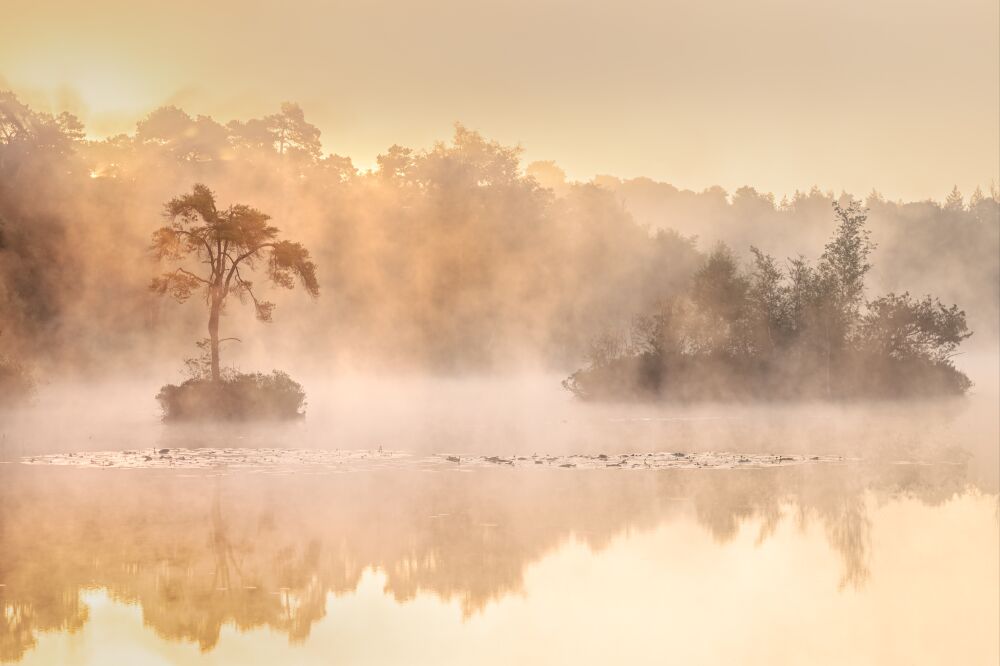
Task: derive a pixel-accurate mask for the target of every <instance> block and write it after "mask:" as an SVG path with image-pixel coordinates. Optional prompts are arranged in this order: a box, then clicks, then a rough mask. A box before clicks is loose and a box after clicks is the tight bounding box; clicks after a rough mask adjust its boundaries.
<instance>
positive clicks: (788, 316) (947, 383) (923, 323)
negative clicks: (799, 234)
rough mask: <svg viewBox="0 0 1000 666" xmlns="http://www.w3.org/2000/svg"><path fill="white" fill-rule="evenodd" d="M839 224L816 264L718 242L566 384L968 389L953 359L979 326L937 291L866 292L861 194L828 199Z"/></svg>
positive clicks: (595, 387)
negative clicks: (739, 253)
mask: <svg viewBox="0 0 1000 666" xmlns="http://www.w3.org/2000/svg"><path fill="white" fill-rule="evenodd" d="M833 209H834V213H835V216H836V221H837V228H836V230H835V231H834V233H833V236H832V238H831V239H830V241H829V242H828V243H827V244H826V246H825V248H824V251H823V253H822V255H821V256H820V258H819V260H818V262H816V263H815V264H814V263H811V262H809V261H807V260H806V259H805V258H803V257H798V258H795V259H790V260H789V261H788V263H787V266H785V267H782V266H780V265H779V263H778V262H777V261H776V260H775V258H774V257H772V256H770V255H768V254H765V253H764V252H762V251H761V250H759V249H758V248H756V247H751V248H750V250H751V254H752V260H751V262H749V265H741V263H740V261H739V260H738V259H737V258H736V256H735V255H734V254H733V252H732V251H731V250H730V249H729V248H728V247H727V246H725V245H721V244H720V245H719V246H717V247H716V248H715V249H714V250H713V251H712V252H711V253H710V254H709V255H708V256H707V257H706V259H705V260H704V262H703V264H702V265H701V267H700V268H699V269H698V270H697V271H696V272H695V274H694V276H693V277H692V279H691V281H690V284H689V286H688V288H687V290H686V291H685V292H684V293H683V294H682V295H680V296H677V297H675V298H672V299H670V300H667V301H665V302H663V303H661V305H660V307H659V310H658V311H657V312H655V313H652V314H648V315H642V316H638V317H636V318H635V320H634V321H633V322H632V323H631V326H630V327H629V328H628V330H627V332H625V333H623V334H618V335H613V334H606V335H603V336H601V337H600V338H598V339H597V340H596V341H594V343H593V344H592V345H591V348H590V351H589V354H588V358H587V366H586V367H585V368H583V369H581V370H578V371H577V372H575V373H573V374H572V375H571V376H570V377H568V378H567V379H566V380H564V381H563V386H564V387H565V388H566V389H567V390H569V391H571V392H572V393H573V394H574V395H576V396H577V397H579V398H581V399H584V400H670V401H687V400H770V399H783V400H798V399H805V400H808V399H838V400H845V399H855V398H859V399H860V398H876V399H894V398H906V397H924V396H942V395H962V394H964V393H966V392H967V391H968V389H969V388H970V387H971V386H972V382H971V381H970V380H969V378H968V377H967V376H966V375H965V374H964V373H962V372H961V371H960V370H958V369H957V368H956V367H955V365H954V363H953V361H952V359H953V357H954V355H955V354H956V351H957V349H958V346H959V345H960V344H961V343H962V341H963V340H965V339H966V338H968V337H969V336H970V335H972V333H971V331H969V329H968V326H967V324H966V318H965V312H964V311H962V310H960V309H959V308H958V306H955V305H951V306H946V305H944V304H942V303H941V302H940V301H939V300H937V299H936V298H932V297H931V296H926V297H924V298H914V297H912V296H910V294H909V293H902V294H896V293H889V294H886V295H884V296H879V297H877V298H874V299H872V300H867V299H866V297H865V276H866V275H867V274H868V272H869V271H870V270H871V268H872V265H871V263H870V261H869V258H870V255H871V252H872V250H874V249H875V245H874V243H873V242H872V241H871V239H870V236H869V232H868V230H867V229H866V227H865V221H866V219H867V211H866V210H865V209H864V208H863V207H862V206H861V204H860V203H858V202H857V201H853V200H850V201H848V202H846V203H843V204H841V203H840V202H836V201H835V202H833Z"/></svg>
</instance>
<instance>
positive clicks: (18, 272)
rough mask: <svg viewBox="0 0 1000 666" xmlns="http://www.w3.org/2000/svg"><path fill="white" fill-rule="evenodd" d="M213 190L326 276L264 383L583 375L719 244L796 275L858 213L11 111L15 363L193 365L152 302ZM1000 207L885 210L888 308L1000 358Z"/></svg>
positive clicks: (491, 153) (278, 295)
mask: <svg viewBox="0 0 1000 666" xmlns="http://www.w3.org/2000/svg"><path fill="white" fill-rule="evenodd" d="M193 183H204V184H205V185H206V186H207V187H208V188H210V189H211V190H212V191H213V192H214V193H216V195H217V196H218V197H219V198H220V200H224V201H235V202H241V203H243V204H246V205H247V206H250V207H252V208H254V209H257V210H261V211H267V212H268V213H269V214H270V215H271V216H272V218H273V220H274V224H275V225H276V226H278V227H280V228H281V230H282V231H283V232H284V233H287V234H288V235H289V236H290V237H292V238H295V239H296V241H299V242H301V243H302V245H303V246H305V247H308V248H309V250H310V252H311V260H313V261H315V263H316V264H317V265H318V266H320V267H321V269H322V270H321V271H320V272H319V274H318V278H317V279H318V282H317V284H316V286H317V287H318V288H319V289H320V290H322V291H323V293H324V298H323V299H322V300H320V301H318V302H316V303H312V302H310V301H309V299H298V298H294V297H292V298H289V297H288V296H287V295H286V294H284V293H282V291H283V290H281V289H277V290H274V289H269V288H267V287H266V286H265V285H260V288H261V293H260V294H258V295H257V296H258V297H259V299H260V301H261V302H265V303H268V304H272V303H273V304H277V305H278V307H280V308H281V309H282V310H283V312H284V315H283V317H282V318H281V321H280V322H277V323H275V324H273V325H271V326H269V327H258V328H254V329H252V330H253V331H254V332H255V333H254V335H253V336H252V338H253V339H254V341H252V342H249V343H245V344H243V345H240V351H239V353H240V354H241V355H242V356H241V362H247V360H248V359H251V360H252V359H258V360H259V359H260V358H261V357H262V356H265V355H266V356H267V357H281V358H295V359H297V360H298V361H300V362H301V363H302V364H306V365H308V366H309V367H312V368H328V369H330V368H334V367H338V365H350V366H356V367H365V368H371V367H375V368H393V369H420V370H431V371H434V372H459V371H467V370H476V371H482V370H487V371H489V370H507V369H512V368H519V367H532V368H538V367H543V368H555V369H561V370H562V369H569V368H572V367H574V366H578V364H579V363H580V361H581V360H582V359H583V358H584V357H585V356H586V354H587V351H588V349H589V348H590V345H591V344H592V342H593V341H594V340H595V339H597V338H598V337H599V336H600V335H601V334H602V333H605V332H606V331H608V330H609V329H613V328H615V327H620V328H624V327H627V326H628V325H629V323H630V322H631V321H632V320H633V318H634V317H635V316H637V315H642V314H648V313H651V312H654V311H655V310H656V309H657V308H658V307H659V306H660V305H661V304H662V303H664V302H667V301H670V300H671V299H674V298H677V297H678V296H679V295H681V294H684V293H687V291H688V290H689V289H690V288H691V284H692V280H693V279H694V277H695V275H696V273H697V272H698V270H699V268H700V267H702V266H703V265H704V264H705V262H706V261H707V260H708V259H709V258H710V257H711V248H712V247H713V245H714V243H715V241H717V240H723V239H724V240H726V241H727V242H728V243H729V244H730V246H731V247H735V248H738V249H740V251H742V248H744V247H745V246H746V245H749V244H750V243H758V244H760V245H761V249H762V250H763V251H765V252H768V253H769V254H772V255H774V256H777V257H786V256H788V257H795V256H797V255H798V254H799V253H803V252H806V251H808V250H809V248H812V247H816V242H817V239H821V238H823V237H825V236H826V235H827V233H828V231H829V228H830V227H829V224H830V219H831V214H830V206H831V203H835V202H836V203H845V202H846V201H847V197H846V195H845V196H835V195H834V194H833V193H824V192H821V191H820V190H818V189H815V188H814V189H813V190H811V191H809V192H802V193H796V195H795V196H794V197H792V198H791V199H788V200H785V201H781V202H775V200H774V198H773V197H771V196H770V195H765V194H761V193H758V192H756V191H755V190H753V189H752V188H742V189H740V190H738V191H736V192H735V193H732V194H731V195H730V194H727V193H725V192H724V191H722V190H720V189H719V188H710V189H708V190H705V191H704V192H690V191H681V190H677V189H676V188H673V187H671V186H669V185H666V184H662V183H654V182H653V181H649V180H647V179H632V180H620V179H616V178H610V177H600V178H596V179H594V180H593V181H592V182H586V183H571V182H567V181H566V179H565V177H564V176H562V175H561V171H560V170H559V168H558V166H556V165H554V164H551V163H535V164H532V165H527V166H525V165H523V164H522V163H521V161H520V149H519V148H517V147H509V146H504V145H500V144H498V143H496V142H494V141H490V140H488V139H486V138H484V137H483V136H482V135H480V134H479V133H477V132H475V131H472V130H469V129H466V128H464V127H462V126H461V125H459V126H456V129H455V133H454V135H453V137H451V139H450V140H449V141H447V142H440V143H437V144H435V145H434V146H432V147H430V148H427V149H424V150H414V149H411V148H407V147H402V146H398V145H394V146H391V147H390V148H388V149H387V150H386V151H385V152H384V153H383V154H381V155H379V156H378V160H377V167H376V168H373V169H372V170H369V171H365V172H360V171H359V170H358V169H356V168H355V167H354V165H353V164H352V162H351V160H350V159H349V158H347V157H343V156H339V155H336V154H331V153H325V152H324V149H323V145H322V144H321V143H320V132H319V130H318V129H317V128H316V127H315V126H313V125H311V124H310V123H309V122H308V120H307V119H306V116H305V114H304V112H303V110H302V109H301V108H300V107H299V106H297V105H295V104H284V105H282V106H281V108H280V110H279V111H278V112H277V113H274V114H271V115H268V116H264V117H262V118H251V119H248V120H234V121H231V122H228V123H225V124H223V123H220V122H217V121H216V120H214V119H212V118H209V117H206V116H197V117H192V116H189V115H188V114H187V113H185V112H184V111H182V110H180V109H178V108H175V107H164V108H161V109H157V110H154V111H153V112H151V113H150V114H149V115H148V116H146V117H145V118H143V119H142V120H141V121H139V122H138V124H137V125H136V130H135V132H134V133H133V134H130V135H119V136H115V137H110V138H107V139H104V140H90V139H87V138H86V137H85V133H84V128H83V127H82V125H81V124H80V123H79V121H78V120H77V119H76V118H74V117H73V116H72V115H70V114H67V113H63V114H59V115H57V116H52V115H49V114H46V113H42V112H38V111H34V110H32V109H30V108H28V107H26V106H25V105H23V104H22V103H20V102H19V101H18V100H17V98H16V97H15V96H14V95H13V94H12V93H9V92H8V93H0V313H2V321H3V330H2V331H0V356H2V357H4V358H7V359H10V360H12V361H17V362H18V363H20V364H21V365H22V366H29V367H32V368H34V369H35V370H36V374H38V375H39V376H42V377H45V376H57V375H58V374H59V373H60V372H67V371H70V372H86V373H92V374H94V373H96V374H114V373H116V372H119V373H120V372H123V371H125V370H129V369H134V368H135V367H136V364H137V363H140V364H146V365H149V364H151V363H155V364H167V363H175V364H176V362H177V359H180V358H185V357H188V356H190V355H191V350H192V343H193V342H194V341H196V340H200V339H201V337H202V333H201V331H203V330H204V323H203V322H201V321H199V316H198V315H199V313H198V312H197V311H196V310H197V309H196V308H182V307H179V306H177V305H174V304H171V303H169V302H167V301H165V300H160V299H157V298H156V295H155V294H152V293H150V292H149V291H148V290H147V288H146V287H147V285H148V284H149V282H150V280H151V279H152V278H153V277H155V276H156V275H158V274H159V273H160V269H159V267H158V266H157V265H156V262H155V260H154V258H153V257H150V256H148V253H147V252H146V249H147V247H148V243H149V237H150V234H151V233H152V232H153V231H154V230H155V229H156V228H158V227H160V226H162V224H163V218H162V205H163V202H165V201H168V200H170V199H171V198H173V197H175V196H176V195H177V193H178V192H185V191H190V188H191V186H192V184H193ZM997 196H998V195H997V193H996V191H995V189H994V190H993V191H991V192H990V193H989V194H984V193H983V192H982V191H979V190H977V191H976V192H975V193H974V194H973V195H972V197H971V198H969V199H968V201H966V200H965V199H964V198H963V197H962V196H961V194H959V193H957V192H955V193H953V196H952V197H949V199H948V201H946V202H945V203H944V204H943V205H940V204H937V203H935V202H917V203H909V204H903V203H894V202H890V201H886V200H885V199H884V198H882V197H881V196H880V195H878V194H877V193H872V194H871V195H870V196H869V197H868V199H867V200H866V202H865V205H866V206H867V207H868V208H869V210H870V220H869V224H870V229H871V232H872V238H873V240H874V241H875V242H876V244H877V246H878V249H877V250H876V251H875V254H874V255H873V263H874V264H875V265H876V267H877V269H876V270H875V271H874V272H873V273H872V275H871V276H870V278H871V280H870V281H871V283H872V284H873V286H874V288H876V289H879V290H891V291H894V292H896V293H902V292H903V291H904V290H910V291H911V292H912V293H915V294H923V293H934V294H936V295H938V296H940V297H941V298H942V300H944V301H946V302H949V303H951V302H955V303H958V304H959V306H960V307H961V308H962V309H964V310H965V311H967V312H968V313H969V325H970V327H971V328H972V329H974V330H976V331H977V333H978V334H979V335H978V336H977V337H980V336H982V337H983V338H984V339H990V336H993V335H995V333H996V315H997V301H998V292H997V290H998V286H997V285H998V281H1000V280H998V276H1000V268H998V259H997V253H996V251H995V250H996V248H997V245H998V238H1000V237H998V231H1000V221H998V220H1000V212H998V211H1000V203H998V201H997ZM737 258H739V259H744V258H747V257H745V256H743V255H737ZM255 288H256V285H255ZM257 312H258V313H259V309H258V310H257ZM252 315H253V313H252V312H249V311H239V310H238V309H232V310H231V311H230V312H228V313H227V315H226V316H227V318H228V319H229V322H230V323H229V324H227V325H228V326H230V327H231V330H239V331H241V330H246V329H248V328H249V327H251V326H253V323H252V320H251V317H252ZM289 331H293V332H294V335H290V334H288V333H289ZM258 332H259V335H258ZM973 342H975V341H974V340H973ZM265 349H266V350H267V352H266V354H265V352H264V351H263V350H265ZM7 367H12V364H11V363H10V362H8V366H7ZM9 374H11V373H9Z"/></svg>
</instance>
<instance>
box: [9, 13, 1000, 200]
mask: <svg viewBox="0 0 1000 666" xmlns="http://www.w3.org/2000/svg"><path fill="white" fill-rule="evenodd" d="M4 4H5V8H4V10H3V20H2V21H0V88H3V87H9V88H12V89H13V90H14V91H15V92H17V93H18V94H19V95H20V96H21V97H22V99H24V100H25V101H27V102H29V103H31V104H32V105H34V106H37V107H39V108H48V109H49V110H55V111H58V110H62V109H64V108H65V109H69V110H72V111H74V112H76V113H78V114H79V115H80V116H81V117H82V118H84V120H85V121H86V122H87V124H88V128H89V131H90V132H91V134H93V135H103V134H108V133H115V132H119V131H127V130H130V129H131V128H132V127H133V126H134V123H135V121H136V120H137V118H138V117H140V116H141V115H143V114H144V113H146V112H148V111H149V110H150V109H151V108H153V107H155V106H158V105H161V104H167V103H173V104H177V105H179V106H182V107H183V108H185V109H186V110H187V111H188V112H190V113H192V114H199V113H201V114H208V115H211V116H213V117H215V118H216V119H219V120H223V121H224V120H228V119H230V118H233V117H247V116H253V115H261V114H264V113H269V112H272V111H273V110H275V109H276V108H277V106H278V104H279V103H280V102H282V101H285V100H290V101H297V102H299V103H301V104H302V106H303V107H304V108H305V110H306V114H307V118H309V119H310V120H311V121H312V122H314V123H315V124H317V125H319V126H320V128H321V129H322V130H323V142H324V148H325V150H327V151H329V152H337V153H340V154H345V155H349V156H351V157H352V158H353V159H354V161H355V163H356V164H358V165H360V166H367V165H370V164H373V163H374V161H375V156H376V155H377V154H378V153H379V152H381V151H383V150H384V149H385V148H386V147H387V146H388V145H390V144H392V143H400V144H403V145H409V146H413V147H425V146H428V145H430V144H431V143H432V142H433V141H434V140H436V139H442V138H445V137H447V136H449V135H450V133H451V125H452V124H453V123H454V122H456V121H460V122H462V123H464V124H465V125H467V126H469V127H471V128H475V129H478V130H480V131H482V132H483V133H484V134H486V135H488V136H490V137H492V138H496V139H498V140H500V141H502V142H504V143H511V144H517V143H520V144H521V145H523V146H524V147H525V149H526V153H525V158H526V159H527V160H535V159H553V160H556V161H557V162H558V163H559V164H560V165H562V166H563V167H564V168H565V169H566V171H567V172H568V173H569V174H570V176H571V177H574V178H580V179H584V178H590V177H592V176H593V175H596V174H601V173H605V174H614V175H619V176H623V177H628V176H639V175H645V176H650V177H652V178H655V179H658V180H665V181H668V182H671V183H673V184H675V185H678V186H681V187H689V188H694V189H702V188H704V187H707V186H710V185H713V184H719V185H722V186H723V187H725V188H727V189H729V190H733V189H735V188H736V187H739V186H741V185H744V184H750V185H753V186H756V187H757V188H758V189H762V190H766V191H773V192H775V193H776V194H778V195H779V196H780V195H781V194H783V193H787V192H791V191H794V190H795V189H796V188H802V189H805V188H808V187H810V186H811V185H813V184H817V185H819V186H820V187H821V188H823V189H834V190H840V189H847V190H849V191H852V192H855V193H858V194H862V193H867V192H868V191H870V190H871V189H872V187H877V188H878V189H879V190H881V191H882V192H883V193H884V194H886V195H887V196H889V197H890V198H897V197H901V198H904V199H919V198H926V197H934V198H938V199H940V198H943V197H944V195H945V194H946V193H947V191H948V190H950V189H951V186H952V185H953V184H957V185H958V186H959V188H960V189H962V190H963V191H964V192H965V193H966V195H968V194H969V193H970V192H971V190H972V189H973V188H974V187H975V186H976V185H977V184H982V185H984V186H988V185H989V183H990V181H991V179H997V178H998V175H1000V174H998V172H1000V166H998V163H1000V129H998V125H1000V13H998V3H997V2H996V0H951V1H949V2H942V1H938V2H927V1H926V0H837V1H836V2H834V1H833V0H809V1H807V2H803V1H802V0H759V1H757V2H746V1H745V0H730V1H727V2H720V1H715V2H712V1H706V2H691V1H690V0H615V1H607V0H606V1H602V2H587V1H581V0H576V1H570V0H504V1H502V2H500V1H497V2H485V1H477V0H419V1H418V0H396V1H395V2H389V1H385V0H349V1H341V0H328V1H325V2H321V1H319V0H299V1H294V0H284V1H279V0H257V1H255V0H211V1H205V0H198V1H195V0H172V1H170V2H164V1H160V0H145V1H143V2H136V1H135V0H128V1H124V0H88V1H87V2H79V1H77V0H63V1H62V2H56V1H53V0H31V1H28V0H7V2H5V3H4Z"/></svg>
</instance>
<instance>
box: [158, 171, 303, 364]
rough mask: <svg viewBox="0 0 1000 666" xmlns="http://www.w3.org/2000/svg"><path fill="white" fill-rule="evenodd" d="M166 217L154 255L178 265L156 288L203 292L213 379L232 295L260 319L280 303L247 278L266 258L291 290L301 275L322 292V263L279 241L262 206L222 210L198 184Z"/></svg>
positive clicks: (270, 274) (273, 274)
mask: <svg viewBox="0 0 1000 666" xmlns="http://www.w3.org/2000/svg"><path fill="white" fill-rule="evenodd" d="M164 215H165V216H166V217H167V219H169V221H170V223H169V224H167V225H166V226H164V227H161V228H159V229H157V230H156V231H155V232H154V233H153V245H152V250H153V254H154V255H155V256H156V258H157V260H161V261H162V260H164V259H166V260H169V261H171V262H173V263H175V264H178V265H177V267H176V268H175V269H174V270H173V271H170V272H167V273H163V274H162V275H160V276H159V277H156V278H153V281H152V284H150V289H152V290H153V291H154V292H156V293H158V294H161V295H162V294H169V295H170V296H172V297H173V298H174V299H175V300H177V302H179V303H183V302H184V301H186V300H187V299H189V298H190V297H191V295H192V294H194V293H195V292H196V291H199V290H200V291H202V292H203V293H204V296H205V303H206V305H207V306H208V336H209V348H210V353H211V360H212V381H213V382H218V381H219V379H220V371H219V316H220V315H221V314H222V313H223V311H224V310H225V307H226V302H227V300H228V298H229V296H230V295H234V296H236V297H237V298H239V299H240V302H246V300H247V299H249V300H250V301H252V302H253V305H254V308H255V309H256V312H257V318H258V319H260V320H261V321H271V313H272V311H273V310H274V303H271V302H268V301H262V300H260V299H259V298H257V295H256V294H255V293H254V289H253V282H251V281H250V280H248V279H247V278H248V277H249V276H250V274H251V273H253V272H254V270H256V269H257V267H258V266H259V265H260V264H261V263H262V262H266V268H267V278H268V279H269V280H270V281H271V282H272V283H274V284H276V285H277V286H279V287H284V288H286V289H291V288H292V287H293V286H294V285H295V278H296V277H298V279H299V282H300V283H301V284H302V287H303V288H304V289H305V290H306V291H307V292H309V294H310V295H311V296H314V297H315V296H318V295H319V283H318V282H317V281H316V265H315V264H314V263H313V262H312V261H311V260H310V259H309V251H308V250H306V249H305V248H304V247H303V246H302V245H301V244H300V243H293V242H291V241H287V240H278V234H279V230H278V229H277V228H276V227H272V226H270V225H269V224H268V221H269V220H270V219H271V218H270V216H269V215H267V214H265V213H262V212H261V211H259V210H257V209H256V208H251V207H250V206H245V205H243V204H234V205H232V206H229V207H228V208H226V209H224V210H219V209H218V208H217V207H216V204H215V195H214V194H213V193H212V191H211V190H210V189H208V188H207V187H206V186H204V185H201V184H197V185H195V186H194V189H193V191H192V192H191V193H190V194H185V195H183V196H180V197H177V198H175V199H171V200H170V201H169V202H167V205H166V210H165V212H164Z"/></svg>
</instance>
